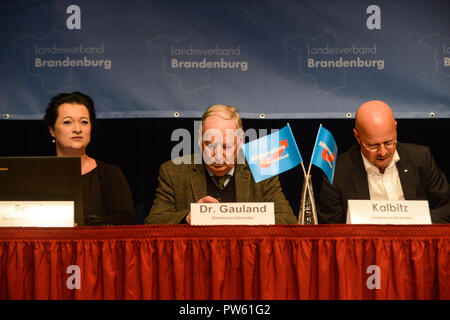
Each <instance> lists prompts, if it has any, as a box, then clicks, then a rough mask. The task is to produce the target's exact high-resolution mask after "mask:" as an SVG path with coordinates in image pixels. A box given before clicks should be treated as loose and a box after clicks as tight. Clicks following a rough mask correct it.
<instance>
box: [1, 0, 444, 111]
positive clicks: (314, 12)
mask: <svg viewBox="0 0 450 320" xmlns="http://www.w3.org/2000/svg"><path fill="white" fill-rule="evenodd" d="M449 12H450V1H448V0H434V1H424V0H404V1H389V0H379V1H376V4H375V5H374V4H373V3H372V2H369V1H361V0H353V1H352V0H347V1H317V0H303V1H300V0H298V1H294V0H279V1H268V0H267V1H265V0H246V1H242V0H230V1H210V0H204V1H185V0H180V1H178V0H177V1H175V0H172V1H138V0H130V1H110V0H96V1H90V0H76V1H64V0H57V1H56V0H55V1H35V0H33V1H31V0H28V1H17V0H7V1H2V2H1V4H0V30H1V32H0V44H1V50H0V71H1V72H0V115H1V116H2V118H5V119H40V118H41V117H42V115H43V113H44V110H45V107H46V104H47V103H48V101H49V100H50V98H51V97H52V96H53V95H55V94H57V93H59V92H71V91H75V90H79V91H82V92H85V93H87V94H89V95H91V96H92V97H93V98H94V100H95V102H96V105H97V109H98V115H99V117H100V118H134V117H199V116H200V115H201V113H202V112H203V111H204V110H205V108H206V107H208V106H210V105H212V104H216V103H224V104H231V105H236V106H237V107H238V108H239V109H240V111H241V113H242V115H243V116H244V117H246V118H255V117H267V118H345V117H352V116H354V112H355V110H356V108H357V106H359V105H360V104H361V103H362V102H364V101H366V100H369V99H382V100H385V101H386V102H388V103H389V104H390V105H391V106H392V107H393V109H394V111H395V113H396V116H397V117H399V118H428V117H443V118H449V117H450V105H449V101H450V90H449V89H450V19H449Z"/></svg>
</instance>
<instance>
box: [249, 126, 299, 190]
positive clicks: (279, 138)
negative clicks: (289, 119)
mask: <svg viewBox="0 0 450 320" xmlns="http://www.w3.org/2000/svg"><path fill="white" fill-rule="evenodd" d="M242 149H243V151H244V154H245V158H246V159H247V163H248V165H249V166H250V170H251V172H252V174H253V178H254V179H255V181H256V182H260V181H263V180H265V179H268V178H270V177H273V176H275V175H278V174H280V173H282V172H284V171H287V170H289V169H292V168H294V167H296V166H297V165H299V164H300V163H301V162H302V161H303V159H302V156H301V155H300V151H299V150H298V147H297V143H296V142H295V138H294V135H293V134H292V130H291V128H290V127H289V125H287V126H285V127H284V128H282V129H280V130H278V131H277V132H274V133H272V134H270V135H267V136H264V137H262V138H260V139H257V140H253V141H250V142H248V143H246V144H244V145H243V147H242Z"/></svg>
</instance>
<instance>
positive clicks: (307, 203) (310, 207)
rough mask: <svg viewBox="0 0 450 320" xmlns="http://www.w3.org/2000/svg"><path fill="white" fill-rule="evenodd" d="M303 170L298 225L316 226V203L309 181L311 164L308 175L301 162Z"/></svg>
mask: <svg viewBox="0 0 450 320" xmlns="http://www.w3.org/2000/svg"><path fill="white" fill-rule="evenodd" d="M302 168H303V175H304V179H303V187H302V196H301V202H300V212H299V214H298V222H297V223H298V224H318V223H319V222H318V220H317V211H316V202H315V200H314V190H313V187H312V182H311V181H312V180H311V174H310V171H311V163H310V164H309V168H308V173H306V170H305V166H304V165H303V162H302Z"/></svg>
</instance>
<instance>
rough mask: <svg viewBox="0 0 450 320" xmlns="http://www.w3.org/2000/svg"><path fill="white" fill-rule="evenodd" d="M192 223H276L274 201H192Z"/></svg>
mask: <svg viewBox="0 0 450 320" xmlns="http://www.w3.org/2000/svg"><path fill="white" fill-rule="evenodd" d="M191 224H192V225H269V224H275V210H274V205H273V202H222V203H191Z"/></svg>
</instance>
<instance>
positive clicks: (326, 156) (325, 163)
mask: <svg viewBox="0 0 450 320" xmlns="http://www.w3.org/2000/svg"><path fill="white" fill-rule="evenodd" d="M337 153H338V147H337V144H336V141H335V140H334V137H333V135H332V134H331V132H330V131H328V130H327V129H325V128H324V127H322V125H320V127H319V132H317V138H316V144H315V145H314V150H313V154H312V157H311V163H312V164H313V165H315V166H317V167H319V168H320V169H322V171H323V172H324V173H325V174H326V175H327V177H328V180H329V181H330V183H333V178H334V169H335V168H336V157H337Z"/></svg>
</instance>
